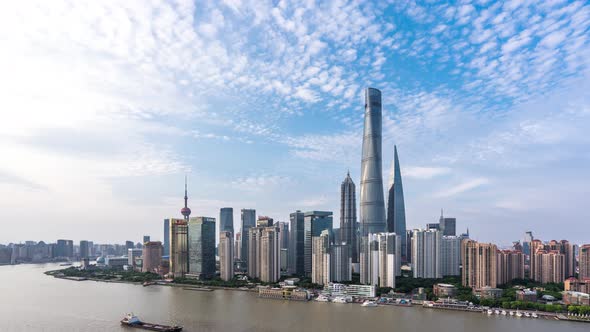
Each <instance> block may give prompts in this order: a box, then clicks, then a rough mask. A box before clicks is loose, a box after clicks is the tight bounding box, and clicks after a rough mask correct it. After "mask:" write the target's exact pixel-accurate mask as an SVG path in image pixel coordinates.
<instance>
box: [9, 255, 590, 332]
mask: <svg viewBox="0 0 590 332" xmlns="http://www.w3.org/2000/svg"><path fill="white" fill-rule="evenodd" d="M58 268H60V267H59V266H58V265H57V264H46V265H16V266H0V285H1V286H0V331H60V332H61V331H130V329H128V328H124V327H121V326H120V324H119V320H120V319H121V318H122V317H123V315H124V314H125V313H127V312H130V311H132V312H134V313H135V314H137V315H138V316H140V318H142V319H143V320H145V321H148V322H153V323H163V324H172V323H176V324H179V325H182V326H184V331H188V332H190V331H252V332H254V331H363V332H368V331H400V332H401V331H478V332H486V331H518V332H554V331H560V332H566V331H586V332H587V331H588V330H589V329H590V324H585V323H574V322H559V321H549V320H543V319H536V320H535V319H530V318H529V319H527V318H514V317H500V316H492V317H488V316H487V315H484V314H475V313H465V312H454V311H442V310H434V309H422V308H420V307H413V308H406V307H392V306H380V307H376V308H362V307H360V305H358V304H335V303H317V302H308V303H303V302H288V301H280V300H270V299H259V298H258V297H256V294H254V293H248V292H240V291H229V290H228V291H225V290H215V291H213V292H197V291H188V290H183V289H182V288H176V287H164V286H150V287H142V286H140V285H131V284H120V283H104V282H95V281H70V280H63V279H56V278H53V277H51V276H46V275H45V274H43V272H44V271H47V270H54V269H58Z"/></svg>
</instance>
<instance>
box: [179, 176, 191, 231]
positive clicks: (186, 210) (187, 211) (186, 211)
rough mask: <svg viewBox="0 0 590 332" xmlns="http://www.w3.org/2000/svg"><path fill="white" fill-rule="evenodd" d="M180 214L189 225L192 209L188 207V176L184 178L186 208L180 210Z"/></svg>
mask: <svg viewBox="0 0 590 332" xmlns="http://www.w3.org/2000/svg"><path fill="white" fill-rule="evenodd" d="M180 213H181V214H182V216H183V217H184V220H185V221H186V222H187V223H188V219H189V217H190V215H191V209H189V207H188V189H187V181H186V175H185V176H184V207H183V208H182V209H180Z"/></svg>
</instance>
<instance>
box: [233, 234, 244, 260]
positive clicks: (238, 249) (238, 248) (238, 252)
mask: <svg viewBox="0 0 590 332" xmlns="http://www.w3.org/2000/svg"><path fill="white" fill-rule="evenodd" d="M241 244H242V233H241V232H237V233H236V239H235V243H234V258H235V259H236V260H240V259H242V245H241Z"/></svg>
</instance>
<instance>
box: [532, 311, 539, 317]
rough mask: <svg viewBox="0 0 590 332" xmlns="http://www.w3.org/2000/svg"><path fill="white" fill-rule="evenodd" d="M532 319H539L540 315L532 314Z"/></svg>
mask: <svg viewBox="0 0 590 332" xmlns="http://www.w3.org/2000/svg"><path fill="white" fill-rule="evenodd" d="M531 317H533V318H539V315H537V313H536V312H533V313H532V314H531Z"/></svg>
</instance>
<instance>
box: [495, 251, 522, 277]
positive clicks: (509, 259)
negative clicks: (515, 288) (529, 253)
mask: <svg viewBox="0 0 590 332" xmlns="http://www.w3.org/2000/svg"><path fill="white" fill-rule="evenodd" d="M496 263H497V269H496V273H497V275H496V282H497V283H498V285H503V284H506V283H508V282H510V281H512V280H514V279H524V254H523V253H522V252H521V251H516V250H498V254H497V257H496Z"/></svg>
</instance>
